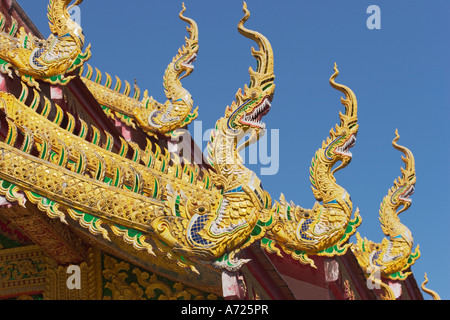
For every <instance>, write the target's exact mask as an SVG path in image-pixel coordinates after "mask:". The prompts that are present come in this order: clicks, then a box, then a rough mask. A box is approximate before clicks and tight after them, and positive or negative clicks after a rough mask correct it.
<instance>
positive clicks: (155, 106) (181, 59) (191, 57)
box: [133, 3, 198, 134]
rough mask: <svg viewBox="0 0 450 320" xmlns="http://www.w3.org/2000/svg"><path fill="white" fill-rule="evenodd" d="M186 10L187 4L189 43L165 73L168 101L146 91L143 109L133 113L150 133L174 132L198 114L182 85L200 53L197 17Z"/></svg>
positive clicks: (182, 11)
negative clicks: (193, 109) (189, 15)
mask: <svg viewBox="0 0 450 320" xmlns="http://www.w3.org/2000/svg"><path fill="white" fill-rule="evenodd" d="M185 11H186V7H185V6H184V3H183V9H182V10H181V12H180V14H179V17H180V19H181V20H183V21H185V22H187V23H188V24H189V26H188V27H187V31H188V33H189V38H188V37H186V38H185V41H186V43H185V45H183V46H182V47H181V48H180V49H179V50H178V53H177V55H176V56H175V57H174V58H173V59H172V62H171V63H170V64H169V65H168V66H167V68H166V71H165V73H164V78H163V85H164V92H165V95H166V98H167V101H166V102H165V103H160V102H158V101H156V100H154V99H153V98H152V97H148V94H147V92H145V93H144V99H143V101H142V105H143V108H136V109H135V110H134V112H133V113H134V116H135V118H136V121H137V122H138V124H139V126H140V127H141V128H142V129H144V130H146V131H148V132H153V133H163V134H166V133H170V132H171V131H173V130H175V129H178V128H180V127H183V126H185V125H187V124H189V123H190V122H191V121H192V120H194V119H195V118H196V115H197V112H196V110H195V111H194V113H193V114H190V112H191V110H192V107H193V104H194V102H193V100H192V96H191V94H190V93H189V91H187V90H186V89H185V88H183V86H182V85H181V79H183V78H184V77H187V76H188V75H190V74H191V73H192V72H193V70H194V65H193V63H194V61H195V60H196V59H197V53H198V27H197V24H196V22H195V21H194V20H192V19H191V18H187V17H185V16H184V15H183V13H184V12H185Z"/></svg>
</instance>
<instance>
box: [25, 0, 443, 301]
mask: <svg viewBox="0 0 450 320" xmlns="http://www.w3.org/2000/svg"><path fill="white" fill-rule="evenodd" d="M47 2H48V1H47V0H19V3H20V4H21V6H22V7H23V8H24V9H25V11H26V12H27V13H28V14H29V16H30V17H31V19H32V21H33V22H34V23H35V24H36V25H37V27H38V28H39V29H40V30H41V32H42V33H43V34H44V35H45V36H48V34H49V29H48V25H47V20H46V11H45V7H46V4H47ZM185 3H186V7H187V11H186V13H185V15H186V16H189V17H192V18H193V19H194V20H195V21H196V22H197V24H198V26H199V30H200V35H199V39H200V52H199V56H198V59H197V61H196V62H195V71H194V73H192V74H191V75H190V76H189V77H188V78H185V79H184V80H183V85H184V87H185V88H186V89H188V90H189V91H190V93H191V94H192V96H193V99H194V103H195V105H196V106H199V118H198V119H199V120H202V121H203V122H202V126H203V128H204V129H207V128H212V127H213V126H214V123H215V121H216V120H217V119H218V118H219V117H221V116H222V115H223V114H224V110H225V107H226V106H227V105H229V104H230V103H231V102H232V101H233V100H234V95H235V93H236V91H237V89H238V88H240V87H242V86H243V85H244V84H245V83H248V82H249V75H248V67H249V66H253V67H255V65H256V64H255V60H254V59H253V57H252V56H251V54H250V48H251V46H254V43H253V42H252V41H251V40H249V39H247V38H244V37H242V36H241V35H240V34H239V33H238V32H237V29H236V26H237V23H238V21H239V19H240V18H241V17H242V15H243V13H242V1H240V0H226V1H225V0H222V1H210V0H209V1H208V0H186V1H185ZM247 4H248V8H249V10H250V12H251V17H250V20H249V21H248V22H247V24H246V26H247V27H248V28H251V29H254V30H258V31H260V32H261V33H263V34H264V35H265V36H266V37H267V38H268V39H269V40H270V42H271V44H272V46H273V50H274V53H275V75H276V78H275V83H276V91H275V97H274V100H273V103H272V109H271V111H270V113H269V114H268V115H267V116H266V117H265V122H266V125H267V128H268V129H278V130H279V136H280V146H279V152H280V155H279V162H280V164H279V166H280V167H279V170H278V173H277V174H276V175H271V176H270V175H266V176H260V177H261V180H262V181H263V184H264V187H265V189H266V190H267V191H268V192H269V193H270V194H271V195H272V198H273V199H278V197H279V195H280V193H281V192H283V193H284V194H285V196H286V198H287V199H288V200H293V201H294V202H295V203H296V204H298V205H301V206H303V207H305V208H311V207H312V206H313V204H314V201H315V199H314V197H313V194H312V192H311V189H310V183H309V165H310V161H311V158H312V157H313V155H314V153H315V151H316V149H317V148H319V147H320V146H321V143H322V140H324V139H325V138H326V137H327V135H328V132H329V130H330V128H331V127H332V126H334V125H335V124H336V123H337V122H338V112H339V111H340V110H343V106H342V105H341V104H340V101H339V100H340V97H341V94H340V93H338V92H336V91H335V90H334V89H332V88H331V87H330V86H329V84H328V79H329V77H330V76H331V74H332V73H333V64H334V62H336V63H337V64H338V67H339V70H340V72H341V73H340V75H339V77H338V79H337V81H338V82H340V83H343V84H346V85H348V86H349V87H350V88H351V89H352V90H353V91H354V92H355V94H356V97H357V99H358V106H359V108H358V117H359V124H360V127H359V133H358V140H357V144H356V146H355V147H354V148H353V149H352V152H353V161H352V163H351V164H350V165H349V166H348V167H347V168H345V169H344V170H341V171H340V172H339V173H338V174H337V180H338V182H339V183H340V184H341V185H342V186H344V187H345V188H346V189H347V191H348V192H349V193H350V194H351V196H352V199H353V202H354V206H355V207H359V209H360V211H361V215H362V218H363V223H362V225H361V226H360V227H359V228H358V231H359V232H360V234H361V235H362V236H364V237H367V238H369V239H371V240H373V241H377V242H379V241H381V239H382V238H383V236H384V235H383V233H382V231H381V228H380V223H379V221H378V209H379V206H380V202H381V200H382V198H383V197H384V195H385V194H386V193H387V191H388V189H389V188H390V187H391V186H392V184H393V181H394V179H396V178H397V177H398V176H399V175H400V167H401V166H402V165H403V162H402V161H401V158H400V156H401V154H400V152H398V151H397V150H395V149H394V148H393V147H392V144H391V142H392V139H393V138H394V132H395V129H396V128H398V130H399V133H400V136H401V137H400V140H399V143H400V144H402V145H405V146H407V147H409V148H410V149H411V150H412V151H413V153H414V155H415V159H416V172H417V184H416V192H415V194H414V195H413V205H412V206H411V207H410V209H409V210H408V211H406V212H404V213H403V214H401V216H400V219H401V221H402V222H403V223H404V224H405V225H407V226H408V227H409V228H410V230H411V231H412V233H413V236H414V240H415V245H417V244H419V245H420V251H421V253H422V256H421V257H420V259H419V260H417V262H416V264H415V265H414V266H413V267H412V270H413V272H414V276H415V278H416V280H417V282H418V284H419V285H420V284H421V283H422V281H423V276H424V273H425V272H427V273H428V278H429V283H428V287H429V288H432V289H434V290H435V291H437V292H438V293H439V294H440V296H441V298H443V299H450V275H449V272H448V270H449V265H450V257H449V255H448V253H447V251H448V245H449V243H450V240H449V226H450V218H449V214H450V211H449V209H448V208H449V205H448V203H447V200H448V199H449V196H450V192H449V191H450V188H449V182H450V174H449V167H448V164H449V163H450V162H449V160H450V151H449V142H448V123H449V120H450V111H449V110H450V109H449V103H450V94H449V84H450V79H449V74H450V64H449V63H448V62H449V61H448V58H449V57H450V55H449V52H450V41H449V26H448V17H449V15H450V2H449V1H448V0H433V1H426V0H415V1H406V0H402V1H400V0H397V1H386V0H370V1H367V0H348V1H335V0H320V1H298V0H284V1H274V0H270V1H269V0H248V1H247ZM369 5H378V6H379V7H380V9H381V29H379V30H369V29H368V28H367V26H366V20H367V19H368V18H369V16H370V15H369V14H367V13H366V10H367V8H368V6H369ZM180 9H181V1H174V0H170V1H153V0H152V1H138V0H128V1H125V2H124V1H99V0H85V1H84V3H83V4H82V5H81V23H82V27H83V29H84V33H85V35H86V42H87V43H92V53H93V57H92V58H91V60H90V61H89V63H90V64H91V65H92V66H94V67H97V68H99V69H100V70H101V71H103V72H108V73H109V74H111V75H112V76H113V77H114V75H117V76H119V77H120V78H121V79H122V80H128V81H129V82H130V83H132V82H133V81H134V79H135V78H136V79H137V81H138V84H139V86H140V88H141V89H148V90H149V93H150V95H152V96H153V97H154V98H156V99H157V100H159V101H164V100H165V98H164V92H163V87H162V76H163V73H164V70H165V68H166V66H167V64H168V63H169V62H170V61H171V60H172V57H173V56H174V55H175V54H176V51H177V50H178V48H179V46H180V45H181V44H183V43H184V37H185V36H186V35H187V32H186V29H185V26H186V24H185V23H184V22H183V21H181V20H180V19H179V18H178V13H179V11H180ZM205 145H206V143H204V145H203V147H205ZM261 166H263V165H252V166H250V167H251V168H252V169H253V170H255V171H256V172H257V173H258V174H259V168H260V167H261ZM351 240H353V241H354V240H355V238H354V237H352V239H351ZM424 296H425V298H426V299H429V296H428V295H426V294H425V295H424Z"/></svg>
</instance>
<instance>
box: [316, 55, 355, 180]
mask: <svg viewBox="0 0 450 320" xmlns="http://www.w3.org/2000/svg"><path fill="white" fill-rule="evenodd" d="M334 71H335V72H334V74H333V75H332V76H331V78H330V85H331V86H332V87H333V88H335V89H336V90H339V91H341V92H342V93H344V94H345V99H344V98H342V97H341V103H342V104H343V105H344V106H345V114H342V113H341V112H339V118H340V120H341V123H340V124H339V125H336V126H335V128H333V129H331V130H330V136H329V137H328V138H327V140H326V141H324V143H323V145H322V148H323V149H324V155H325V158H326V159H327V160H328V161H330V162H331V163H332V165H334V164H335V163H336V162H337V161H341V164H340V165H339V166H338V167H337V168H336V169H334V170H333V173H334V172H336V171H338V170H340V169H342V168H344V167H346V166H347V165H348V164H349V163H350V162H351V160H352V153H351V152H350V148H352V147H353V146H354V145H355V142H356V135H357V133H358V127H359V125H358V116H357V111H358V107H357V101H356V97H355V94H354V93H353V91H352V90H350V88H348V87H346V86H344V85H341V84H338V83H336V82H335V81H334V80H335V79H336V77H337V76H338V75H339V70H338V69H337V66H336V64H335V65H334Z"/></svg>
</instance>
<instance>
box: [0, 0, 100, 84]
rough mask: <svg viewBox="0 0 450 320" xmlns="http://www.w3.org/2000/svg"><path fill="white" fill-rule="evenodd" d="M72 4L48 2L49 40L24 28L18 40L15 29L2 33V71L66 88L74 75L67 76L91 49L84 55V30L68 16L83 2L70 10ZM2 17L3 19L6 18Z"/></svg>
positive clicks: (67, 0) (60, 0)
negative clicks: (28, 32)
mask: <svg viewBox="0 0 450 320" xmlns="http://www.w3.org/2000/svg"><path fill="white" fill-rule="evenodd" d="M72 1H73V0H50V1H49V5H48V14H47V17H48V19H49V26H50V30H51V32H52V34H51V35H50V36H49V37H48V38H47V39H46V40H42V39H39V38H36V37H34V36H33V35H31V34H26V33H25V30H24V29H23V28H20V30H19V34H18V36H17V37H14V35H15V31H13V30H11V31H10V32H9V33H5V32H3V31H2V32H0V41H1V44H2V46H1V48H0V59H1V60H2V61H0V64H1V65H2V68H3V69H6V70H9V68H10V67H13V68H14V70H15V71H16V73H17V74H18V75H19V76H21V77H22V80H24V81H26V82H27V83H28V84H29V85H33V86H36V87H39V85H38V83H37V82H36V81H35V80H34V79H33V78H35V79H38V80H44V81H47V82H50V83H52V84H63V85H64V84H66V83H67V82H68V81H70V79H72V78H73V77H74V76H66V75H67V74H69V73H70V72H72V71H74V70H75V69H76V68H78V67H80V66H82V65H83V63H84V62H85V61H86V60H88V59H89V58H90V56H91V52H90V46H89V47H88V48H87V50H86V52H85V53H82V48H83V46H84V35H83V30H82V29H81V27H80V25H78V24H77V23H76V22H75V21H73V20H72V19H71V17H70V14H69V10H71V9H72V8H73V7H74V6H76V5H79V4H80V3H82V0H76V1H75V2H74V4H73V5H71V6H69V7H68V5H69V4H70V3H71V2H72ZM1 18H2V20H4V19H3V18H4V17H1ZM14 23H15V22H13V26H14ZM13 28H14V27H12V28H11V29H13ZM9 74H10V76H12V74H11V73H9Z"/></svg>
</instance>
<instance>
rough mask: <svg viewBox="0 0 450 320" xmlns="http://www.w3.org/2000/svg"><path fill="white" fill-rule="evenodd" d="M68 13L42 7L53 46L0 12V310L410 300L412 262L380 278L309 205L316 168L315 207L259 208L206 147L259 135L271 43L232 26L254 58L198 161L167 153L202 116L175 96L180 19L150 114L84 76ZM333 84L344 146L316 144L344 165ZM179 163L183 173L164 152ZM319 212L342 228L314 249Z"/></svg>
mask: <svg viewBox="0 0 450 320" xmlns="http://www.w3.org/2000/svg"><path fill="white" fill-rule="evenodd" d="M70 4H71V1H69V0H61V1H60V0H50V1H49V19H50V22H51V29H52V30H51V31H52V35H51V36H50V37H48V38H45V36H43V34H46V33H47V31H46V30H41V31H39V30H37V28H36V27H35V26H34V25H33V23H32V22H31V21H30V19H29V18H28V17H27V15H26V12H24V11H23V10H22V8H21V7H20V5H19V4H18V3H17V1H15V0H0V11H1V13H2V15H3V19H2V22H1V41H2V49H1V50H2V52H1V54H0V59H1V60H0V63H1V66H0V69H1V70H0V71H1V73H0V91H1V92H0V121H1V126H0V135H1V140H2V141H3V142H2V143H1V145H0V148H1V152H0V153H1V156H0V157H1V159H0V185H1V187H0V189H1V192H0V195H1V197H0V299H13V300H16V299H17V300H21V299H34V300H43V299H44V300H119V299H122V300H123V299H125V300H232V299H235V300H380V299H387V298H390V299H397V300H423V295H422V292H421V290H420V288H419V286H418V284H417V282H416V280H415V278H414V274H412V273H411V272H410V266H411V264H412V263H414V261H415V259H417V258H418V256H419V255H420V253H419V252H418V251H417V250H416V251H414V250H413V248H409V249H408V250H409V251H408V252H407V253H405V255H406V258H407V259H406V261H401V262H398V261H395V263H396V264H397V265H396V268H397V269H395V270H394V269H392V270H393V271H390V273H386V274H384V273H383V270H387V268H389V267H390V265H387V264H386V265H385V266H384V265H382V263H384V262H381V260H380V261H378V260H376V259H377V257H378V256H382V255H383V254H384V251H379V250H381V249H379V248H378V247H377V249H373V250H371V251H367V250H368V249H367V247H368V244H367V240H366V245H365V246H364V244H363V242H364V240H362V239H361V241H358V242H359V244H360V245H361V247H357V246H356V244H354V245H353V247H351V246H350V244H349V242H348V239H349V237H350V236H351V235H353V234H355V231H356V228H357V226H358V225H359V223H360V221H359V219H358V217H359V213H358V212H357V211H356V212H355V211H354V210H353V209H352V207H351V204H350V205H348V203H347V207H344V209H342V215H341V216H340V215H339V214H341V213H339V214H338V213H336V212H340V211H339V210H341V209H340V208H341V207H339V206H340V205H342V204H341V203H339V204H338V202H333V201H332V199H325V197H324V196H323V195H321V194H320V186H322V185H324V184H326V183H327V182H326V181H322V180H320V179H322V177H323V176H324V175H326V172H327V171H326V170H327V169H326V165H324V164H322V162H320V161H321V158H320V157H321V156H320V155H319V156H317V157H316V159H317V162H316V164H315V166H314V167H313V170H312V172H313V171H314V170H316V169H317V170H318V173H317V175H314V174H315V173H314V172H313V173H314V174H313V173H312V178H311V179H312V183H313V184H314V185H316V186H317V189H316V190H317V194H315V196H316V198H317V199H322V200H323V205H321V206H322V207H317V208H316V207H314V208H313V209H303V208H301V207H299V206H296V205H294V204H292V203H290V204H289V203H287V202H285V201H283V199H280V201H274V200H271V198H270V196H269V195H268V194H267V192H265V191H264V190H263V189H262V187H261V186H260V184H259V180H258V178H257V177H256V176H255V175H254V173H252V172H248V171H247V170H246V169H245V168H243V167H242V166H241V165H240V164H239V163H238V164H233V165H231V166H229V167H227V163H225V164H224V162H221V160H220V157H226V156H230V157H231V156H232V154H233V150H232V149H233V148H235V146H234V145H233V143H232V142H231V143H230V144H226V143H224V145H225V146H226V147H221V146H220V145H219V146H218V145H217V144H220V141H221V140H224V141H225V140H226V138H224V137H225V136H226V135H225V134H223V133H222V132H221V131H220V130H219V129H221V128H222V127H223V128H224V132H228V133H230V132H233V133H234V132H237V131H239V130H240V129H239V128H240V127H239V126H245V129H248V128H250V129H251V130H255V132H259V130H262V129H263V128H262V125H261V118H262V116H264V115H265V114H266V113H267V112H268V110H269V109H270V103H271V100H272V95H273V88H274V86H273V85H272V83H273V81H274V76H273V74H272V73H271V72H270V70H271V69H273V58H272V57H271V56H270V53H271V47H270V43H269V42H268V41H267V39H265V37H264V36H262V35H260V34H259V33H257V32H255V31H252V30H249V29H246V27H245V26H244V23H245V21H246V20H247V19H248V18H249V16H250V14H249V11H248V9H247V8H246V6H245V5H244V18H243V19H242V20H241V21H240V24H239V26H238V27H239V31H240V32H241V34H242V35H244V36H247V37H249V38H250V39H254V40H255V41H256V42H257V44H258V46H259V48H260V51H257V52H256V53H253V55H254V56H255V58H256V59H257V61H258V68H257V70H256V71H254V70H252V71H251V73H250V77H251V86H250V88H248V87H246V88H245V89H244V90H243V91H240V93H238V94H237V96H236V101H235V102H233V104H231V106H230V107H229V109H227V110H226V112H225V115H226V118H224V119H223V120H222V121H221V120H219V121H218V124H217V130H216V131H217V132H216V133H215V136H214V138H212V139H211V147H210V150H211V152H210V154H209V155H204V159H200V161H199V159H193V157H194V155H197V156H198V150H199V148H198V146H196V145H195V143H194V142H193V139H192V138H191V137H190V136H189V134H187V133H186V131H183V135H184V136H183V139H180V141H181V142H180V143H181V144H182V145H173V144H172V142H171V141H172V140H171V137H172V136H173V135H176V134H177V131H176V130H177V129H178V128H186V127H187V126H188V125H189V124H190V122H191V121H192V120H193V119H195V118H196V117H197V116H200V115H201V108H199V109H198V110H197V109H195V110H194V109H193V108H192V105H193V103H192V98H191V97H190V94H189V92H187V90H185V89H184V88H182V86H181V81H180V80H181V78H182V77H181V76H180V75H181V73H184V74H185V75H186V74H187V75H189V74H190V72H192V69H191V68H190V66H191V65H192V63H193V62H194V60H195V58H196V50H197V49H196V48H197V46H198V39H197V35H196V32H197V26H196V24H195V21H193V20H192V19H190V18H188V17H186V16H185V8H184V7H183V9H182V11H181V13H180V18H181V19H182V20H183V21H185V22H186V23H187V24H188V26H189V27H188V33H189V35H188V37H186V43H185V45H184V46H183V47H182V48H181V49H180V51H179V52H178V55H177V56H175V58H174V59H173V61H172V64H171V65H169V67H168V70H167V71H166V73H165V75H164V90H165V92H166V96H167V99H168V100H167V101H166V102H165V103H162V102H157V101H155V100H154V99H153V98H152V97H151V96H150V93H148V92H147V91H145V92H144V91H142V92H141V89H140V88H138V87H137V85H136V84H134V86H133V85H130V84H129V83H128V82H126V81H122V80H120V79H115V81H113V80H112V78H111V76H110V75H109V74H108V73H106V72H101V71H100V70H97V69H94V68H93V67H91V66H90V65H88V63H87V60H88V59H89V57H90V50H89V46H86V45H85V44H84V36H81V33H80V32H79V30H78V28H79V26H77V25H76V24H74V23H72V22H71V20H70V17H69V15H68V13H67V10H68V6H69V5H70ZM74 4H79V5H81V6H82V4H81V1H75V3H74ZM46 12H47V9H46V8H43V9H42V13H43V14H45V13H46ZM64 19H65V20H64ZM69 20H70V21H69ZM41 32H42V33H41ZM39 39H41V40H39ZM5 48H6V49H5ZM46 50H47V51H46ZM58 50H59V51H58ZM49 52H53V55H51V54H48V53H49ZM52 59H53V60H52ZM180 61H181V63H180ZM170 68H171V69H170ZM183 68H184V69H183ZM267 70H269V71H267ZM111 71H114V70H111ZM337 75H338V71H337V68H336V69H335V73H334V75H333V76H332V78H331V79H330V83H331V85H332V87H333V88H335V89H337V90H339V91H341V92H343V94H344V95H345V97H346V100H344V103H343V104H344V106H345V108H346V114H345V115H343V116H341V127H342V131H344V132H345V133H344V135H346V136H345V137H344V136H341V135H342V133H341V132H340V131H339V130H341V128H340V127H339V128H338V129H336V132H334V133H333V134H334V135H335V136H332V137H330V138H328V140H330V141H331V140H333V141H336V140H339V139H341V138H342V137H344V138H342V139H344V142H345V144H344V145H342V146H338V147H336V148H337V149H336V150H338V151H340V155H342V154H346V150H347V149H346V148H348V149H349V148H350V147H351V146H352V144H353V143H354V142H353V140H352V139H353V138H352V132H353V131H352V130H357V125H356V121H357V118H356V105H354V102H353V100H352V94H353V93H352V92H351V90H350V89H349V88H347V87H345V86H343V85H340V84H338V83H336V82H335V81H334V79H335V78H336V77H337ZM252 90H253V91H252ZM250 91H251V92H250ZM251 99H254V101H253V100H251ZM258 99H259V100H258ZM249 101H250V102H249ZM252 104H254V105H257V107H253V106H252ZM250 108H254V109H250ZM242 110H243V111H242ZM240 112H244V113H243V115H241V114H240ZM227 126H228V127H227ZM349 133H350V134H349ZM236 139H237V138H236V137H233V139H231V141H235V140H236ZM328 140H327V143H328ZM333 143H334V142H333ZM330 145H331V144H330ZM221 148H222V149H221ZM187 149H190V150H192V151H193V152H191V155H189V157H191V159H186V157H185V155H183V154H180V153H179V152H178V150H187ZM220 150H223V154H221V153H220ZM327 150H328V149H327ZM399 150H400V149H399ZM401 150H404V149H401ZM405 152H406V151H405ZM337 153H339V152H337ZM330 157H332V156H330ZM330 159H331V158H330ZM325 160H327V159H325ZM325 160H324V161H325ZM333 161H334V162H333V163H332V164H334V163H335V162H336V161H335V160H333ZM343 161H344V162H345V161H346V160H345V159H344V160H343ZM193 162H195V163H196V165H190V163H193ZM408 169H410V170H413V168H412V167H410V165H409V164H407V167H406V169H405V170H408ZM233 170H234V173H231V174H230V175H227V174H228V173H227V174H225V173H224V172H228V171H233ZM320 170H324V171H320ZM411 172H412V171H411ZM245 179H247V180H245ZM409 181H411V179H409ZM333 190H334V189H333ZM333 192H334V191H333ZM338 193H339V189H338V187H337V186H336V194H338ZM336 197H337V196H336ZM339 197H341V198H342V199H344V200H343V201H347V200H346V198H345V196H343V195H340V194H339ZM344 206H345V203H344ZM393 210H394V209H393ZM319 211H320V212H321V213H322V215H323V216H325V215H326V213H327V212H331V213H336V217H335V219H336V220H335V221H334V220H333V221H334V222H333V223H334V226H336V225H338V224H339V223H342V226H341V225H339V227H335V229H333V230H337V231H333V233H332V232H331V231H330V232H329V233H328V237H327V238H326V239H325V238H324V237H321V238H320V239H319V240H317V241H316V239H313V236H312V235H310V234H309V233H308V232H309V231H308V226H309V225H312V224H314V223H315V222H314V219H315V218H314V217H318V215H317V212H319ZM319 216H320V215H319ZM311 219H312V220H311ZM330 219H331V218H330ZM330 219H328V220H327V221H325V222H329V221H331V220H330ZM385 220H386V224H387V223H388V220H389V219H388V218H386V219H385ZM336 221H337V222H336ZM389 221H390V220H389ZM325 222H323V223H325ZM207 228H209V229H208V230H207ZM324 228H325V227H324ZM399 228H400V227H399ZM292 230H294V231H292ZM295 230H297V231H295ZM398 234H402V233H401V232H400V231H399V233H398ZM296 237H297V238H296ZM302 239H303V240H302ZM390 239H391V238H390ZM302 241H303V242H302ZM386 241H388V240H386ZM305 243H306V244H305ZM397 243H399V242H397ZM397 243H396V244H397ZM386 246H388V245H386ZM397 247H400V244H399V245H398V246H397ZM397 247H395V248H397ZM402 248H403V247H402ZM399 250H400V249H399ZM402 250H403V249H402ZM366 251H367V252H366ZM405 252H406V251H405ZM366 253H367V254H366ZM374 256H376V257H375V258H374ZM386 257H387V256H386ZM364 261H366V263H364ZM383 261H387V258H386V259H384V260H383ZM389 261H391V260H389Z"/></svg>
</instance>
